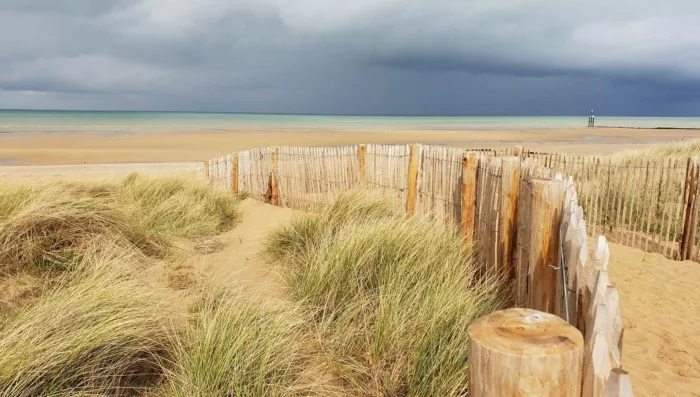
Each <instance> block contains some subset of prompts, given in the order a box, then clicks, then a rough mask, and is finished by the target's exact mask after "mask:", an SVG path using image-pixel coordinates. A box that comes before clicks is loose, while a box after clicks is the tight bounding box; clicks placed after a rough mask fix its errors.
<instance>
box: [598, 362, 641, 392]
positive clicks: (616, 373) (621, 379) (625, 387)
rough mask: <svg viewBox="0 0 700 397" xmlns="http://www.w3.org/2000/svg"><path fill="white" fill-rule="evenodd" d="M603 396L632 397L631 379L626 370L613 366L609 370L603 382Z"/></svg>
mask: <svg viewBox="0 0 700 397" xmlns="http://www.w3.org/2000/svg"><path fill="white" fill-rule="evenodd" d="M603 397H634V393H633V392H632V381H631V380H630V375H629V374H628V373H627V371H625V370H622V369H620V368H615V369H613V370H612V371H610V377H609V378H608V382H607V383H606V384H605V390H603Z"/></svg>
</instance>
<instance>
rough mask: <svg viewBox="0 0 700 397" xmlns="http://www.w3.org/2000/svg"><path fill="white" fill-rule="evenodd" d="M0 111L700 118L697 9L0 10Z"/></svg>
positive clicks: (249, 4)
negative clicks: (78, 110)
mask: <svg viewBox="0 0 700 397" xmlns="http://www.w3.org/2000/svg"><path fill="white" fill-rule="evenodd" d="M0 108H5V109H8V108H11V109H21V108H29V109H32V108H33V109H88V110H176V111H224V112H281V113H330V114H428V115H432V114H436V115H438V114H448V115H579V114H587V112H588V110H590V109H591V108H593V109H595V110H596V113H597V114H601V115H639V116H644V115H654V116H700V1H696V0H667V1H659V0H616V1H610V0H587V1H584V0H566V1H562V0H518V1H505V0H504V1H496V0H347V1H343V0H198V1H194V0H189V1H185V0H0Z"/></svg>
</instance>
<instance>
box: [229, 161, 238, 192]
mask: <svg viewBox="0 0 700 397" xmlns="http://www.w3.org/2000/svg"><path fill="white" fill-rule="evenodd" d="M231 193H233V194H238V193H239V191H238V153H232V154H231Z"/></svg>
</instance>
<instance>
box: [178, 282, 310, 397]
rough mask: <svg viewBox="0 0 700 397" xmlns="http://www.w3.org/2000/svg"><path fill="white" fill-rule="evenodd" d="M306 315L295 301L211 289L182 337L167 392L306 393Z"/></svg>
mask: <svg viewBox="0 0 700 397" xmlns="http://www.w3.org/2000/svg"><path fill="white" fill-rule="evenodd" d="M214 291H216V289H215V290H214ZM253 295H255V294H253ZM303 319H304V317H303V315H302V313H301V311H300V310H299V308H298V306H296V305H293V304H290V303H285V302H270V301H265V300H264V299H261V298H259V297H258V298H255V296H250V295H248V294H245V295H244V293H240V292H239V293H232V292H225V293H220V292H219V291H216V292H214V293H208V294H207V295H206V296H205V297H204V300H203V304H202V306H201V308H200V310H199V315H198V317H197V318H196V320H195V322H194V324H193V325H192V326H191V327H190V329H188V331H187V332H186V333H185V334H184V336H182V337H181V338H180V339H179V340H178V343H177V349H176V354H175V360H174V365H173V369H172V370H171V371H169V373H168V386H167V388H166V390H167V391H166V393H165V394H166V395H168V396H175V397H178V396H179V397H194V396H271V397H275V396H294V395H302V391H304V389H303V387H302V386H301V385H300V382H299V378H300V376H301V374H302V373H303V372H304V370H305V367H306V363H307V361H308V353H307V351H308V350H307V346H308V345H309V340H308V333H307V332H306V330H305V324H306V322H305V321H303ZM304 395H307V394H304Z"/></svg>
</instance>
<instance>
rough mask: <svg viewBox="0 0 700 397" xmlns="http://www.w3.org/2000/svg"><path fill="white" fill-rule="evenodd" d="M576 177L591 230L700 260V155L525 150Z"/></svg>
mask: <svg viewBox="0 0 700 397" xmlns="http://www.w3.org/2000/svg"><path fill="white" fill-rule="evenodd" d="M523 158H528V159H532V160H533V161H535V162H537V163H538V164H540V165H542V166H543V167H547V168H551V169H553V170H555V171H559V172H561V173H563V174H566V175H571V176H573V177H574V181H575V182H574V183H575V186H576V189H577V191H578V194H579V197H580V202H581V205H582V206H583V208H584V209H585V211H586V214H587V220H588V222H589V223H588V225H589V229H590V232H591V234H603V235H605V236H606V237H607V238H608V240H609V241H611V242H615V243H620V244H624V245H628V246H632V247H636V248H640V249H642V250H644V251H646V252H658V253H661V254H663V255H664V256H666V257H668V258H672V259H677V260H685V259H691V260H695V261H698V260H700V236H698V234H697V229H698V224H699V223H700V216H698V215H699V214H698V212H699V211H700V206H699V205H697V204H696V197H697V195H698V188H700V186H698V178H699V175H700V160H699V159H697V158H695V159H693V158H690V159H687V160H678V159H656V160H649V159H616V158H610V157H599V156H572V155H564V154H544V153H529V152H524V153H523Z"/></svg>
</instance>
